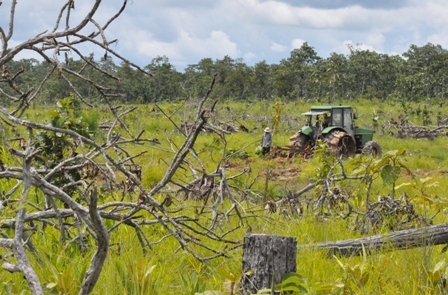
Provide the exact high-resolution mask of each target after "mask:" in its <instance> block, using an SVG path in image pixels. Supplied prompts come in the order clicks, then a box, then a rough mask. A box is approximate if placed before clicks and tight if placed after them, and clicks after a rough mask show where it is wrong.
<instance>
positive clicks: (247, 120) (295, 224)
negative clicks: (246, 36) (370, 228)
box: [0, 100, 448, 294]
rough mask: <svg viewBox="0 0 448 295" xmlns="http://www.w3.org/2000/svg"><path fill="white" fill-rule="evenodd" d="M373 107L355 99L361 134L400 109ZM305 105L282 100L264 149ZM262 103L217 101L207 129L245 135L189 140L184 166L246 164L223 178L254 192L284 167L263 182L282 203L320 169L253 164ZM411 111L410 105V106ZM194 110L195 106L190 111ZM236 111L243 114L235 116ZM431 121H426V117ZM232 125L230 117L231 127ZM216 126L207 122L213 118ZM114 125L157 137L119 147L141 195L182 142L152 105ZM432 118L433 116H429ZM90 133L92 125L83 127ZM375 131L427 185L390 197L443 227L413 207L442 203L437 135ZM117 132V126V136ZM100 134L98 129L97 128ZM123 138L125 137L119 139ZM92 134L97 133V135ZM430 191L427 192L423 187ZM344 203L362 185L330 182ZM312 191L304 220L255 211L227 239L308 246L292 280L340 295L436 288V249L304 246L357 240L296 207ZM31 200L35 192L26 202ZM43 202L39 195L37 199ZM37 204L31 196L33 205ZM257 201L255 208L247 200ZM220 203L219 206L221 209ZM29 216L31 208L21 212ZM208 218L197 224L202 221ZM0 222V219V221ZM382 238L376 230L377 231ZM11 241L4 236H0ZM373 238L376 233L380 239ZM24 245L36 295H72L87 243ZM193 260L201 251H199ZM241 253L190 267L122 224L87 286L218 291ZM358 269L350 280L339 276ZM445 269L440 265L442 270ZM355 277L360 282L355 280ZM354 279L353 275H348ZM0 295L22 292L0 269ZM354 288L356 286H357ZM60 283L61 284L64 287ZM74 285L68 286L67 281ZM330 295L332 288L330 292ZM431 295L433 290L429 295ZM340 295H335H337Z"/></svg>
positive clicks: (54, 238) (173, 247)
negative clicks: (137, 173)
mask: <svg viewBox="0 0 448 295" xmlns="http://www.w3.org/2000/svg"><path fill="white" fill-rule="evenodd" d="M341 103H342V104H344V105H345V104H353V102H341ZM378 105H379V104H378V102H376V103H372V102H369V101H364V100H357V101H356V102H355V106H356V110H357V112H358V114H359V115H360V118H359V120H358V124H359V125H360V126H365V127H374V121H373V118H374V116H379V120H380V124H379V126H380V127H381V126H384V125H385V124H386V122H387V121H389V120H391V119H392V118H396V117H398V115H399V114H400V110H401V107H400V105H399V104H388V103H383V104H382V105H381V109H379V108H378ZM309 106H310V105H308V104H304V103H299V102H295V103H287V104H286V103H285V104H284V106H283V110H284V113H282V116H283V120H282V123H281V124H280V126H279V128H278V129H277V130H276V131H275V133H274V145H286V144H288V142H289V137H290V136H291V135H293V133H294V132H296V131H297V130H298V129H299V127H300V126H301V125H302V121H301V120H302V118H301V117H300V115H299V114H300V113H301V112H304V111H306V110H307V109H308V108H309ZM272 107H273V102H272V103H259V104H252V103H248V102H246V103H237V102H226V103H223V104H218V108H217V109H218V112H217V114H218V115H217V116H218V117H217V118H214V119H211V122H212V123H214V124H218V121H219V120H225V119H229V118H234V119H235V121H233V124H234V125H236V126H237V125H238V124H242V125H244V126H246V127H247V128H248V129H249V130H250V132H249V133H243V132H239V133H233V134H230V135H227V136H226V137H225V140H223V139H222V138H220V137H218V136H216V135H212V134H209V133H202V134H201V136H200V137H199V139H198V141H197V143H196V145H195V150H196V152H197V153H198V155H199V158H200V159H201V160H200V163H199V162H198V160H197V159H195V158H192V157H189V158H188V159H189V161H191V163H192V164H194V165H195V166H196V167H200V166H201V165H203V167H204V168H205V170H206V171H207V172H208V173H211V172H213V171H215V169H216V168H217V164H218V162H219V161H220V160H221V159H222V158H223V155H224V154H225V155H227V156H228V158H227V159H226V161H227V162H228V163H229V164H232V165H230V166H229V168H227V177H230V176H232V175H235V174H237V173H239V172H240V171H241V170H242V169H243V168H244V167H249V166H250V167H251V173H250V174H245V175H243V176H240V177H238V178H236V179H235V180H232V181H231V184H232V185H236V186H238V187H246V186H248V185H249V184H252V183H253V185H252V187H251V189H252V190H254V191H256V192H257V193H259V196H262V195H263V194H264V190H265V181H266V176H265V173H266V171H271V172H273V173H274V172H278V171H280V173H282V172H284V171H285V170H286V169H291V168H294V169H296V171H297V175H296V176H294V177H292V178H291V179H288V180H277V179H271V180H269V182H268V187H267V198H268V199H272V200H278V199H279V198H281V197H283V196H286V195H287V194H288V193H289V192H290V191H297V190H299V189H301V188H303V187H305V186H306V185H307V184H308V183H310V182H312V181H314V180H315V179H316V177H317V175H318V173H319V170H318V169H322V167H321V164H322V162H321V159H320V158H318V157H315V158H312V159H309V160H302V159H299V158H295V159H292V160H290V161H279V160H277V159H274V160H270V159H264V158H261V157H259V156H258V155H256V154H255V148H256V147H257V146H258V144H259V141H260V138H261V135H262V129H263V128H264V127H265V126H270V118H271V116H272V112H273V108H272ZM417 107H418V106H417V105H413V106H411V107H410V109H411V110H415V109H417ZM161 108H162V109H163V110H164V112H166V113H167V114H169V113H170V112H173V111H174V110H176V109H177V107H176V106H174V107H173V106H168V105H161ZM191 109H193V110H194V109H195V107H191ZM430 110H431V111H432V113H433V114H436V113H437V112H439V111H441V112H442V113H445V114H448V108H446V107H443V109H440V108H439V107H438V106H430ZM34 112H35V113H30V114H29V115H28V119H33V118H34V117H33V116H35V118H37V119H38V120H39V121H42V120H43V116H42V113H45V111H44V110H35V111H34ZM408 112H409V115H408V116H409V119H410V121H411V122H413V123H414V124H417V125H420V124H422V122H423V118H422V117H421V115H420V116H419V115H417V114H415V112H414V113H412V112H411V111H408ZM103 113H104V112H102V111H100V112H99V113H98V112H93V113H92V114H91V115H90V117H89V120H90V119H91V121H89V126H90V125H91V126H93V127H94V126H95V118H98V120H100V121H101V120H106V119H110V118H108V117H103V116H104V114H103ZM187 113H189V112H188V110H184V109H182V111H179V112H178V114H177V115H176V116H173V120H175V122H176V124H178V126H180V124H181V122H182V120H184V119H189V120H190V119H191V118H192V117H191V116H189V115H186V114H187ZM243 114H248V115H250V116H246V117H244V118H241V116H242V115H243ZM434 116H435V115H434ZM237 118H238V120H237ZM214 120H216V121H214ZM124 121H125V122H126V123H128V124H130V126H131V129H132V130H133V131H134V132H138V131H139V130H145V134H144V136H146V137H148V138H158V139H159V141H160V142H161V144H160V145H156V144H152V143H144V144H143V145H138V146H132V147H131V146H129V149H128V150H127V151H128V152H129V153H130V154H137V153H139V152H146V153H145V154H143V155H142V156H141V157H140V158H139V159H138V164H140V165H141V166H142V175H143V179H142V183H143V185H144V186H145V187H146V188H147V189H150V188H151V187H152V186H153V185H154V184H155V183H157V182H158V181H159V180H160V179H161V178H162V177H163V175H164V173H165V171H166V169H167V165H168V164H169V163H170V162H171V160H172V158H173V156H174V152H175V151H176V147H178V146H179V145H180V144H182V142H183V139H184V137H183V136H182V135H181V134H180V133H179V132H177V131H176V129H175V128H174V127H173V126H172V124H171V122H169V120H167V119H166V118H165V117H164V116H163V115H162V114H161V112H160V111H158V110H157V109H156V108H153V106H152V105H148V106H139V108H138V110H137V111H136V112H135V113H134V114H132V115H129V116H126V117H125V119H124ZM433 121H434V118H433ZM93 127H92V128H93ZM380 127H376V128H377V133H376V134H375V140H377V141H378V142H380V144H381V146H382V148H383V152H384V153H387V152H392V151H394V150H398V149H400V148H402V147H404V148H406V153H405V155H403V156H402V157H400V161H402V164H403V165H405V166H406V167H408V168H409V170H410V171H412V173H413V174H414V175H415V179H417V180H419V181H420V180H422V179H427V178H429V180H427V182H421V181H420V183H419V186H416V187H414V188H412V187H406V188H402V189H400V190H398V191H396V196H397V197H398V196H400V195H401V194H402V193H404V192H405V193H406V194H408V196H409V197H410V199H411V200H412V202H413V204H414V205H415V207H416V211H417V212H418V213H419V214H422V215H425V216H433V215H435V214H436V212H437V211H438V210H440V213H438V215H437V216H436V218H435V223H441V222H446V219H447V218H446V208H445V207H444V203H442V204H436V205H435V204H434V203H431V202H429V201H426V202H423V198H422V195H423V194H426V195H427V196H429V197H431V198H434V197H435V196H438V197H439V198H441V199H446V193H445V191H446V185H445V183H446V181H447V178H448V173H447V172H448V170H447V168H446V167H447V164H448V163H447V161H448V157H446V150H447V148H448V138H447V137H443V136H440V137H438V138H436V139H435V140H432V141H430V140H425V139H422V140H416V139H411V138H408V139H398V138H395V137H393V136H391V135H388V134H387V133H384V132H383V130H382V129H381V128H380ZM120 130H121V132H123V130H122V129H120ZM16 131H17V132H19V133H20V134H21V135H22V136H26V130H20V129H19V130H16ZM98 132H101V131H98ZM123 134H125V133H124V132H123ZM97 136H104V135H100V134H98V135H97ZM1 148H3V147H1ZM6 154H7V153H6V152H4V151H3V152H2V153H0V156H1V159H2V160H3V161H4V162H5V163H12V162H13V159H11V158H10V157H8V156H7V155H6ZM359 161H360V160H359V159H349V160H346V161H345V162H344V165H346V167H347V169H348V171H349V172H350V171H353V170H354V169H356V168H357V165H359V163H360V162H359ZM184 168H185V169H181V170H180V171H179V173H177V174H176V175H175V177H174V178H175V179H176V181H180V182H186V181H191V180H192V172H191V171H190V170H189V169H188V167H186V166H185V167H184ZM412 181H413V178H412V177H411V175H409V174H408V173H407V172H406V171H405V170H404V169H402V170H401V173H400V176H399V178H398V179H397V181H396V183H395V184H396V185H399V184H402V183H410V182H412ZM429 184H431V185H429ZM0 185H1V188H2V192H5V191H7V190H8V189H10V188H11V187H12V186H13V185H14V183H12V182H8V181H5V180H0ZM338 185H340V186H341V187H342V188H343V189H345V190H346V191H347V192H349V193H350V194H351V196H352V199H351V200H352V202H353V205H354V206H356V207H357V208H358V209H360V210H361V209H362V210H364V209H365V193H366V186H365V183H363V182H361V181H358V180H353V181H346V182H344V183H340V184H338ZM391 190H392V184H390V183H385V182H384V181H383V180H382V178H381V177H380V175H377V179H376V180H375V182H374V183H373V186H372V190H371V192H372V198H373V199H374V200H375V199H376V198H377V197H378V196H385V195H387V194H390V193H391ZM317 193H318V190H317V189H315V190H311V191H309V192H308V193H306V194H305V195H304V196H302V197H301V199H300V200H301V201H302V202H303V205H304V207H305V213H304V216H302V217H299V216H283V215H282V214H281V213H280V211H281V210H280V211H278V212H277V213H274V214H269V213H267V212H265V211H261V210H260V211H258V212H257V215H258V217H257V218H249V219H247V221H245V222H244V223H243V225H242V227H241V229H240V230H237V231H235V232H234V233H232V234H230V235H229V237H228V238H232V239H235V240H240V241H242V240H243V238H244V235H245V234H246V230H247V228H248V225H249V224H250V226H251V228H252V233H260V234H272V235H285V236H294V237H296V238H297V242H298V244H310V245H311V247H309V248H306V249H301V250H299V251H298V255H297V268H298V273H299V274H301V275H302V276H304V277H305V278H307V279H308V280H309V283H310V284H316V285H318V284H322V283H336V282H338V283H344V284H345V285H346V288H347V294H439V293H440V292H439V291H438V289H437V285H436V284H434V283H432V282H430V281H429V278H430V277H431V276H430V271H431V269H432V268H433V267H434V266H435V265H436V264H437V263H438V262H440V261H442V260H443V259H444V258H445V254H443V253H442V248H443V246H437V247H427V248H417V249H410V250H402V251H390V252H386V251H384V252H380V253H378V254H375V255H372V256H368V257H366V261H365V262H364V264H363V258H362V257H349V258H339V260H340V263H342V264H343V265H344V266H345V267H342V266H341V265H340V263H339V262H338V260H336V259H335V258H333V257H330V258H329V257H327V254H326V253H324V252H322V251H318V250H316V249H314V248H313V247H312V245H313V244H314V243H318V242H325V241H335V240H342V239H352V238H358V237H361V236H362V235H361V234H360V233H359V232H355V231H354V220H353V219H347V220H342V219H340V218H336V217H332V218H322V217H321V216H317V215H316V214H315V212H313V211H312V210H311V208H306V202H305V200H306V199H311V200H313V199H315V198H316V197H317V195H316V194H317ZM39 197H40V196H37V195H36V198H39ZM132 198H133V199H132V201H134V202H135V201H136V198H137V197H136V195H135V194H134V195H133V196H132ZM155 198H156V199H159V200H162V199H163V198H164V196H163V195H162V194H161V195H157V196H155ZM39 200H40V201H42V200H43V199H42V198H41V197H40V199H39ZM106 200H111V196H108V197H105V199H104V200H103V202H105V201H106ZM260 201H261V200H260V199H258V200H257V199H256V197H253V196H252V199H251V202H243V205H244V206H245V207H246V209H247V208H251V209H254V208H257V209H261V208H262V207H263V206H262V205H261V204H260ZM36 202H37V199H36ZM257 202H258V203H257ZM226 204H227V206H228V203H226ZM175 205H176V206H177V207H182V208H185V209H186V210H185V214H187V215H188V214H191V215H193V214H194V209H193V208H194V207H195V206H200V205H201V204H200V203H199V204H198V203H196V202H195V201H185V202H184V203H181V202H180V201H177V203H176V204H175ZM30 210H31V209H30ZM13 214H14V210H13V208H7V209H5V210H3V211H2V212H1V215H0V217H2V218H7V217H9V216H12V215H13ZM207 222H209V220H206V219H204V223H207ZM237 223H238V220H236V218H232V219H231V220H230V221H229V224H226V223H223V224H222V229H221V230H222V231H225V230H226V227H227V226H228V227H229V228H230V227H231V226H234V225H235V224H237ZM113 224H114V222H109V221H108V222H107V223H106V226H108V227H111V226H112V225H113ZM0 225H1V220H0ZM144 230H145V234H146V235H147V236H148V238H149V239H150V240H151V241H157V240H159V239H160V238H162V237H163V236H164V235H165V234H166V230H165V229H163V228H162V227H161V226H148V227H145V229H144ZM382 230H383V231H382V232H386V230H385V229H382ZM4 232H5V233H6V234H9V235H10V234H11V232H10V231H4ZM380 233H381V232H380ZM32 242H33V243H34V245H35V246H36V248H37V250H38V253H39V257H40V258H39V259H38V258H37V257H35V256H33V255H32V254H31V253H29V257H30V259H31V262H32V264H33V266H34V267H35V269H36V271H37V274H38V276H39V278H40V280H41V283H42V284H43V286H45V287H46V294H77V293H78V291H79V288H80V282H81V280H82V277H83V275H84V273H85V271H86V269H87V267H88V266H89V264H90V259H91V256H92V254H93V252H92V251H93V250H94V248H95V244H94V243H91V244H90V251H88V252H87V253H82V252H81V251H79V248H78V247H75V246H70V245H69V246H67V245H61V242H60V236H59V232H58V231H57V230H56V229H54V228H52V227H51V226H49V227H48V228H47V229H46V230H45V232H42V231H39V232H38V233H36V234H35V235H34V236H33V237H32ZM208 243H209V246H210V247H217V248H219V247H220V245H219V243H218V242H216V241H208ZM199 251H202V252H201V254H204V255H206V254H208V253H207V252H206V251H205V250H199ZM6 254H7V251H5V250H4V249H3V248H0V255H1V256H2V257H5V255H6ZM241 258H242V249H241V248H238V249H236V250H234V251H232V252H230V253H229V254H228V257H222V258H218V259H215V260H212V261H209V262H206V263H200V262H198V261H196V260H195V259H194V258H193V257H192V256H191V255H190V254H188V253H186V252H185V251H183V250H182V249H180V248H179V244H178V242H177V241H176V240H175V239H174V238H168V239H165V240H164V241H163V242H161V243H158V244H154V245H152V247H151V248H150V249H148V251H147V253H144V252H143V250H142V248H141V247H140V243H139V241H138V239H137V236H136V234H135V231H134V230H133V229H132V228H130V227H126V226H122V227H120V228H119V229H116V230H114V231H113V232H111V248H110V252H109V256H108V258H107V260H106V263H105V265H104V269H103V272H102V274H101V277H100V280H99V282H98V284H97V285H96V287H95V289H94V291H93V294H195V293H201V292H204V291H205V290H221V291H226V287H224V285H225V284H226V283H228V281H229V280H232V279H234V278H235V277H238V276H240V275H241V267H242V262H241ZM361 266H362V267H363V268H362V271H361V272H358V273H356V274H354V273H350V271H348V270H349V269H352V270H353V269H356V270H358V269H359V268H360V267H361ZM445 269H446V267H445ZM361 275H362V280H361V279H360V278H361ZM356 276H358V277H356ZM0 281H1V282H3V284H2V286H0V288H1V290H2V291H0V293H4V294H20V293H21V292H22V291H23V290H25V291H24V292H25V294H27V292H28V291H27V290H28V287H27V284H26V283H25V281H24V280H23V277H22V276H21V275H19V274H10V273H8V272H6V271H0ZM361 281H362V282H361ZM69 282H70V283H69ZM73 282H76V284H73ZM339 291H340V290H339ZM438 292H439V293H438ZM339 294H341V293H339Z"/></svg>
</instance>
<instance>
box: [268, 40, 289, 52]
mask: <svg viewBox="0 0 448 295" xmlns="http://www.w3.org/2000/svg"><path fill="white" fill-rule="evenodd" d="M271 50H272V51H276V52H284V51H285V50H286V47H285V46H283V45H281V44H278V43H275V42H272V43H271Z"/></svg>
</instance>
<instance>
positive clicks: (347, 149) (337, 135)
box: [324, 130, 356, 157]
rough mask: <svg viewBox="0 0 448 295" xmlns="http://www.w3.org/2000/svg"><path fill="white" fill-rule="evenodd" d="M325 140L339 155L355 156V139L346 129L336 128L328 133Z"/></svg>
mask: <svg viewBox="0 0 448 295" xmlns="http://www.w3.org/2000/svg"><path fill="white" fill-rule="evenodd" d="M324 142H325V143H326V144H327V146H328V147H329V148H330V149H331V150H332V151H333V152H335V153H336V155H337V156H344V157H345V156H347V157H353V156H354V155H355V153H356V142H355V139H354V138H353V137H352V136H351V135H350V134H348V133H347V132H345V131H342V130H334V131H332V132H330V133H328V134H327V135H325V137H324Z"/></svg>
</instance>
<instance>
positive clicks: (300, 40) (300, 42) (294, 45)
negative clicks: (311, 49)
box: [291, 38, 305, 49]
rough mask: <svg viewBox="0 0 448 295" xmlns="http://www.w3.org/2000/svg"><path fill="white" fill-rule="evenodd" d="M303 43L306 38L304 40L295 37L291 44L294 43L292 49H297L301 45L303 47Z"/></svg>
mask: <svg viewBox="0 0 448 295" xmlns="http://www.w3.org/2000/svg"><path fill="white" fill-rule="evenodd" d="M303 43H305V40H302V39H298V38H297V39H294V40H292V42H291V45H292V49H295V48H300V47H302V45H303Z"/></svg>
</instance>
